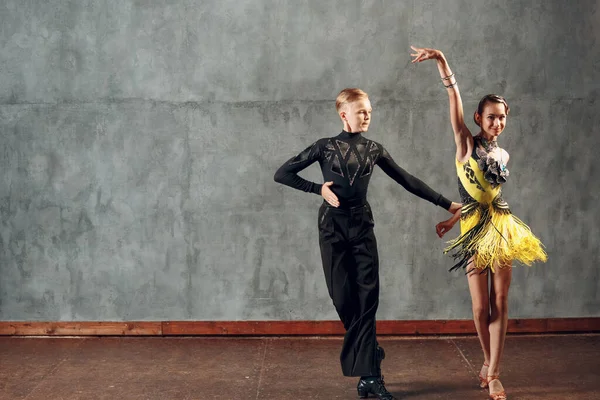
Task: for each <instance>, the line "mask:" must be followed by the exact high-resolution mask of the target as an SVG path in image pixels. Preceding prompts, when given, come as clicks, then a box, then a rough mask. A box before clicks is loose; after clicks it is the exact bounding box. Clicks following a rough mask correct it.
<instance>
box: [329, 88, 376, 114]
mask: <svg viewBox="0 0 600 400" xmlns="http://www.w3.org/2000/svg"><path fill="white" fill-rule="evenodd" d="M365 97H367V98H368V97H369V95H367V93H365V92H364V91H362V90H360V89H358V88H347V89H344V90H342V91H341V92H340V94H338V96H337V98H336V99H335V110H336V111H337V112H338V113H339V112H340V109H341V108H342V107H343V106H344V105H345V104H348V103H352V102H354V101H357V100H359V99H363V98H365Z"/></svg>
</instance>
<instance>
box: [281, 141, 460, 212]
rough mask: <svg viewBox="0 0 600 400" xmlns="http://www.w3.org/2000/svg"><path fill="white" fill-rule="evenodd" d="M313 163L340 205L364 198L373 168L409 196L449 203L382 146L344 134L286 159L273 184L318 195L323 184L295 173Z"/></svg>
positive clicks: (448, 204)
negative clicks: (389, 178) (376, 168)
mask: <svg viewBox="0 0 600 400" xmlns="http://www.w3.org/2000/svg"><path fill="white" fill-rule="evenodd" d="M316 161H318V162H319V164H320V166H321V171H322V172H323V179H324V180H325V182H329V181H333V184H332V185H331V186H330V189H331V190H332V191H333V193H335V194H336V196H337V197H338V199H339V201H340V205H341V206H344V204H349V203H354V202H356V201H360V200H361V199H366V197H367V189H368V186H369V181H370V179H371V174H372V173H373V169H374V167H375V165H378V166H379V167H380V168H381V169H382V170H383V171H384V172H385V173H386V174H387V175H388V176H390V177H391V178H392V179H393V180H395V181H396V182H398V183H399V184H400V185H402V186H403V187H404V188H405V189H406V190H408V191H409V192H411V193H412V194H414V195H416V196H418V197H420V198H422V199H425V200H428V201H430V202H432V203H433V204H435V205H438V206H440V207H443V208H444V209H446V210H448V209H449V208H450V205H451V204H452V203H451V201H450V200H448V199H447V198H445V197H444V196H442V195H441V194H439V193H438V192H436V191H435V190H433V189H431V188H430V187H429V186H427V185H426V184H425V183H424V182H423V181H421V180H420V179H418V178H415V177H414V176H412V175H411V174H409V173H408V172H406V171H405V170H404V169H402V168H400V167H399V166H398V164H396V163H395V162H394V160H393V159H392V157H391V156H390V155H389V153H388V152H387V151H386V150H385V148H384V147H383V146H382V145H381V144H379V143H377V142H374V141H372V140H369V139H367V138H365V137H364V136H362V135H361V134H360V133H349V132H346V131H342V133H340V134H339V135H337V136H335V137H332V138H324V139H319V140H318V141H316V142H315V143H313V144H312V145H310V146H309V147H308V148H306V149H305V150H304V151H302V152H301V153H300V154H298V155H297V156H295V157H293V158H291V159H290V160H288V161H287V162H286V163H285V164H283V165H282V166H281V167H280V168H279V169H278V170H277V172H276V173H275V181H276V182H279V183H282V184H284V185H288V186H291V187H293V188H295V189H298V190H303V191H305V192H311V193H315V194H319V195H320V194H321V187H322V186H323V185H322V184H317V183H314V182H310V181H308V180H306V179H304V178H302V177H300V176H298V172H300V171H302V170H303V169H305V168H306V167H308V166H309V165H311V164H312V163H314V162H316Z"/></svg>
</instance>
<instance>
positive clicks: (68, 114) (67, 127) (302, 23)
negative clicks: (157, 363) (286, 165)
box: [0, 0, 600, 320]
mask: <svg viewBox="0 0 600 400" xmlns="http://www.w3.org/2000/svg"><path fill="white" fill-rule="evenodd" d="M599 38H600V1H598V0H594V1H592V0H582V1H577V2H571V1H567V0H557V1H552V2H548V1H542V0H534V1H525V0H521V1H517V0H508V1H505V2H496V1H489V0H486V1H466V0H448V1H441V0H438V1H433V0H428V1H416V0H413V1H408V0H405V1H396V0H380V1H378V0H371V1H367V0H363V1H359V0H352V1H341V0H337V1H333V0H332V1H321V0H304V1H292V0H281V1H276V0H253V1H251V0H244V1H242V0H218V1H217V0H207V1H200V0H172V1H165V0H147V1H141V0H109V1H92V0H82V1H80V0H77V1H75V0H72V1H69V0H49V1H46V2H34V1H17V0H5V1H2V2H1V4H0V139H1V143H2V147H1V149H2V154H1V156H0V169H1V171H2V173H1V174H0V217H1V223H0V319H1V320H180V319H191V320H246V319H247V320H257V319H283V320H288V319H310V320H312V319H316V320H321V319H336V318H337V315H336V313H335V311H334V308H333V306H332V304H331V301H330V299H329V297H328V294H327V289H326V286H325V282H324V279H323V273H322V269H321V264H320V256H319V252H318V241H317V230H316V213H317V208H318V206H319V204H320V198H319V197H318V196H316V195H311V194H306V193H303V192H299V191H295V190H293V189H291V188H288V187H284V186H281V185H277V184H276V183H274V182H273V173H274V171H275V170H276V169H277V168H278V167H279V165H281V164H282V163H283V162H284V161H285V160H287V159H288V158H289V157H291V156H293V155H295V154H296V153H298V152H300V151H301V150H302V149H304V148H305V147H306V146H308V145H310V144H311V143H312V142H314V141H315V140H317V139H319V138H320V137H324V136H332V135H335V134H337V133H338V132H339V131H340V130H341V123H340V122H339V119H338V117H337V115H336V113H335V109H334V99H335V96H336V95H337V93H338V92H339V90H341V89H343V88H344V87H348V86H358V87H361V88H363V89H364V90H366V91H367V92H368V93H369V94H370V97H371V100H372V102H373V104H374V120H373V123H372V124H371V128H370V131H369V132H368V134H367V136H368V137H370V138H372V139H374V140H377V141H379V142H381V143H383V144H384V145H385V146H386V148H387V149H388V150H389V151H390V153H391V154H392V156H393V157H394V158H395V160H396V161H397V162H398V163H399V164H400V165H401V166H403V167H404V168H405V169H407V170H408V171H409V172H412V173H413V174H415V175H417V176H418V177H420V178H421V179H423V180H424V181H425V182H427V183H428V184H429V185H430V186H432V187H433V188H434V189H436V190H438V191H440V192H442V193H444V194H445V195H446V196H448V197H451V198H454V199H458V193H457V188H456V177H455V172H454V161H453V157H454V149H453V146H454V144H453V139H452V130H451V126H450V122H449V117H448V110H447V96H446V94H445V91H444V90H443V88H442V87H441V85H440V83H439V78H438V72H437V69H436V67H435V64H434V63H433V62H428V63H423V64H419V65H412V64H411V63H410V56H409V54H410V47H409V46H410V45H411V44H414V45H417V46H431V47H437V48H440V49H442V50H443V51H444V52H445V54H446V56H447V57H448V59H449V61H450V63H451V66H452V67H453V69H454V71H455V73H456V75H457V78H458V81H459V84H460V87H461V92H462V95H463V99H464V101H465V112H466V113H467V115H470V114H471V113H472V112H473V110H474V108H475V106H476V104H477V101H478V100H479V98H480V97H481V96H483V95H484V94H486V93H493V92H496V93H500V94H503V95H505V96H506V98H507V99H508V101H509V104H510V105H511V113H510V116H509V120H508V124H507V127H506V130H505V132H504V133H503V135H502V137H501V138H500V143H501V145H502V146H503V147H504V148H506V149H507V151H508V152H509V153H510V154H511V161H510V165H509V168H510V170H511V180H510V181H509V183H508V184H507V185H506V187H505V190H504V193H505V198H506V199H507V200H508V202H509V204H510V205H511V208H512V210H513V212H514V213H515V214H516V215H518V216H519V217H521V218H522V219H523V220H524V221H526V222H527V223H528V224H529V225H530V226H531V227H532V229H533V230H534V232H536V233H537V234H538V236H540V238H541V239H542V241H543V242H544V243H545V245H546V247H547V251H548V253H549V261H548V263H546V264H542V265H537V266H535V267H533V268H527V267H522V266H518V267H517V268H516V269H515V270H514V274H513V284H512V287H511V293H510V307H511V311H510V315H511V317H522V318H544V317H588V316H592V317H600V295H599V293H600V290H599V289H600V277H599V268H598V264H599V262H600V254H599V250H598V249H599V246H598V238H599V237H600V228H599V226H600V225H599V222H600V207H598V204H599V203H600V198H599V197H600V194H599V193H600V190H599V189H600V183H599V177H600V167H599V166H598V165H599V164H598V149H600V132H599V130H600V129H599V128H598V127H599V126H600V113H599V112H598V110H599V108H600V104H599V100H598V96H599V94H600V78H599V77H600V74H599V72H600V42H599V40H600V39H599ZM471 128H473V130H474V128H475V126H474V125H473V124H471ZM303 176H304V177H306V178H308V179H312V180H315V181H318V182H321V181H322V179H321V177H320V171H319V170H318V168H317V166H316V165H314V166H311V167H310V168H309V169H307V170H306V171H305V172H304V173H303ZM369 200H370V202H371V205H372V206H373V210H374V214H375V220H376V234H377V237H378V242H379V249H380V258H381V278H382V294H381V305H380V309H379V313H378V318H379V319H455V318H470V315H471V310H470V299H469V294H468V289H467V283H466V279H465V278H464V277H463V276H461V274H460V273H458V274H450V273H448V272H447V269H448V268H449V267H450V266H451V259H449V258H448V257H446V256H444V255H442V254H441V251H442V249H443V247H444V242H443V241H441V240H439V239H438V238H437V236H436V235H435V230H434V225H435V223H437V222H438V221H440V220H441V219H445V218H446V217H447V213H446V212H445V211H443V210H442V209H440V208H437V207H435V206H433V205H431V204H429V203H427V202H424V201H421V200H419V199H417V198H415V197H413V196H412V195H410V194H409V193H408V192H406V191H405V190H404V189H403V188H402V187H400V186H398V185H397V184H396V183H395V182H393V181H392V180H391V179H389V178H388V177H387V176H386V175H385V174H384V173H383V172H382V171H381V170H379V171H378V172H376V173H375V176H374V177H373V179H372V183H371V187H370V192H369ZM457 231H458V228H455V229H454V230H453V231H452V232H451V234H452V235H455V234H456V233H457Z"/></svg>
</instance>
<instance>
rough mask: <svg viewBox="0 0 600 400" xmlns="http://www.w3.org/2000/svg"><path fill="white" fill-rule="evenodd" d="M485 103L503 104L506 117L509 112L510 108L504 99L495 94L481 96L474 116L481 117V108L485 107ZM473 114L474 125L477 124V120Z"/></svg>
mask: <svg viewBox="0 0 600 400" xmlns="http://www.w3.org/2000/svg"><path fill="white" fill-rule="evenodd" d="M487 103H500V104H504V107H505V108H506V114H507V115H508V112H509V111H510V108H509V107H508V103H507V102H506V100H505V99H504V97H502V96H498V95H497V94H488V95H485V96H483V99H481V101H480V102H479V105H478V106H477V112H476V113H475V114H479V115H481V114H482V113H483V108H484V107H485V105H486V104H487ZM475 114H473V121H475V123H476V124H477V119H475ZM477 126H480V125H479V124H477Z"/></svg>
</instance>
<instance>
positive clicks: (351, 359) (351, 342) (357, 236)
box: [319, 200, 381, 376]
mask: <svg viewBox="0 0 600 400" xmlns="http://www.w3.org/2000/svg"><path fill="white" fill-rule="evenodd" d="M374 225H375V224H374V221H373V214H372V212H371V207H370V206H369V204H368V203H367V202H366V200H362V201H360V202H359V204H358V205H356V204H353V205H351V206H346V207H342V206H340V207H339V208H335V207H332V206H330V205H328V204H327V203H323V205H322V206H321V208H320V209H319V245H320V248H321V258H322V259H323V271H324V273H325V279H326V282H327V289H328V290H329V296H330V297H331V299H332V300H333V305H334V306H335V309H336V310H337V313H338V315H339V317H340V319H341V321H342V323H343V324H344V328H345V329H346V334H345V336H344V344H343V345H342V352H341V354H340V361H341V365H342V372H343V374H344V375H345V376H379V375H381V360H380V359H379V357H378V350H377V347H378V345H377V337H376V333H375V314H376V313H377V307H378V305H379V258H378V255H377V241H376V239H375V234H374V232H373V226H374Z"/></svg>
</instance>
